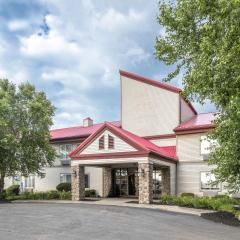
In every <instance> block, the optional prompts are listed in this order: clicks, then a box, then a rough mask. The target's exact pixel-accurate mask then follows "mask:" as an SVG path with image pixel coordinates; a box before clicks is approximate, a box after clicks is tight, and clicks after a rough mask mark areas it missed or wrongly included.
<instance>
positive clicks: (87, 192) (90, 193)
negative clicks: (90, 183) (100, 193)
mask: <svg viewBox="0 0 240 240" xmlns="http://www.w3.org/2000/svg"><path fill="white" fill-rule="evenodd" d="M96 195H97V194H96V190H95V189H85V197H96Z"/></svg>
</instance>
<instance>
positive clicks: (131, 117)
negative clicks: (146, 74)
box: [121, 76, 180, 136]
mask: <svg viewBox="0 0 240 240" xmlns="http://www.w3.org/2000/svg"><path fill="white" fill-rule="evenodd" d="M121 81H122V89H121V91H122V111H121V117H122V119H121V120H122V127H123V128H124V129H126V130H128V131H130V132H132V133H135V134H137V135H139V136H152V135H160V134H170V133H173V129H174V128H175V127H176V126H177V125H178V124H179V114H180V113H179V105H180V103H179V94H178V93H174V92H171V91H168V90H165V89H162V88H158V87H155V86H152V85H149V84H146V83H142V82H139V81H136V80H132V79H129V78H127V77H123V76H122V77H121Z"/></svg>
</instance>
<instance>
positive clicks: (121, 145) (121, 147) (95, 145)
mask: <svg viewBox="0 0 240 240" xmlns="http://www.w3.org/2000/svg"><path fill="white" fill-rule="evenodd" d="M103 135H104V136H105V141H104V142H105V149H102V150H99V138H101V137H102V136H103ZM108 135H111V136H113V137H114V145H115V147H114V149H108ZM129 151H136V149H135V148H133V147H132V146H131V145H129V144H128V143H126V142H124V141H123V140H122V139H120V138H119V137H117V136H116V135H114V134H112V133H111V132H109V131H108V130H106V131H105V132H104V133H103V134H101V135H100V136H99V137H98V138H96V139H95V140H94V142H92V143H91V144H90V145H89V146H88V147H87V148H85V149H84V150H83V151H82V152H81V153H80V154H94V153H108V152H129Z"/></svg>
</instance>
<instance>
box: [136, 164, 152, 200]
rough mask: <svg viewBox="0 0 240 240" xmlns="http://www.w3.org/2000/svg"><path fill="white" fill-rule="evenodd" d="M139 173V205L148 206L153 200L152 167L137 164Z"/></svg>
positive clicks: (150, 165)
mask: <svg viewBox="0 0 240 240" xmlns="http://www.w3.org/2000/svg"><path fill="white" fill-rule="evenodd" d="M138 172H139V183H138V184H139V203H140V204H148V203H151V202H152V199H153V165H152V164H149V163H138Z"/></svg>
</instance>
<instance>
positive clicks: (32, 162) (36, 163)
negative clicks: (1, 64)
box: [0, 80, 55, 196]
mask: <svg viewBox="0 0 240 240" xmlns="http://www.w3.org/2000/svg"><path fill="white" fill-rule="evenodd" d="M54 110H55V109H54V107H53V106H52V104H51V102H50V101H49V100H47V98H46V96H45V94H44V93H43V92H37V91H36V90H35V88H34V86H32V85H30V84H29V83H24V84H21V85H20V86H19V87H16V86H15V85H14V84H12V83H10V82H9V81H8V80H0V196H2V192H3V189H4V178H5V177H10V176H14V175H17V174H21V175H23V176H28V175H29V174H40V173H41V170H42V168H43V167H44V166H46V165H47V164H49V165H51V164H52V163H53V161H54V158H55V151H54V149H53V147H52V146H51V145H50V144H49V138H50V136H49V128H50V126H51V125H52V117H53V115H54Z"/></svg>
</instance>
